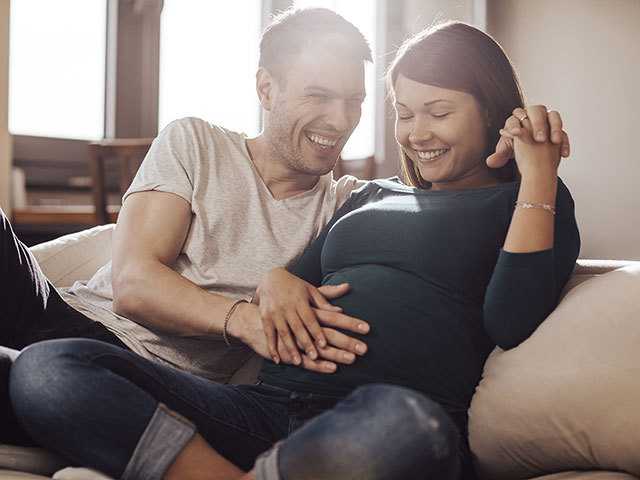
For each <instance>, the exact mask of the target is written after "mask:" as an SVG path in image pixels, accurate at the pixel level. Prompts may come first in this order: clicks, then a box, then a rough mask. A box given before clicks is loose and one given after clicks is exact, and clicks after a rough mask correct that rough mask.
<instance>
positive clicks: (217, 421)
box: [85, 352, 273, 444]
mask: <svg viewBox="0 0 640 480" xmlns="http://www.w3.org/2000/svg"><path fill="white" fill-rule="evenodd" d="M130 353H132V354H133V355H137V354H136V353H133V352H130ZM106 357H110V358H117V359H119V360H122V359H123V357H121V356H119V355H115V354H112V353H98V354H95V355H89V356H86V357H85V358H86V359H87V360H88V361H90V362H93V361H94V360H98V359H100V358H106ZM124 360H125V361H127V362H129V360H128V359H126V358H125V359H124ZM129 363H132V362H129ZM134 365H135V364H134ZM138 371H141V372H142V373H143V374H144V375H145V376H147V377H149V378H151V379H152V380H153V381H155V382H157V383H159V384H161V385H162V386H163V387H164V388H166V389H167V391H168V392H169V393H170V394H171V395H173V396H175V397H177V398H178V399H179V400H180V401H182V402H184V403H186V404H187V405H189V406H190V407H191V408H193V409H194V410H197V411H198V412H200V413H201V414H202V415H204V416H205V417H207V418H208V419H209V420H211V421H214V422H216V423H218V424H220V425H224V426H225V427H228V428H231V429H233V430H236V431H238V432H241V433H243V434H246V435H249V436H251V437H254V438H256V439H258V440H260V441H263V442H266V443H269V444H272V443H273V441H272V440H270V439H268V438H264V437H262V436H261V435H258V434H256V433H255V432H252V431H249V430H245V429H243V428H240V427H239V426H237V425H233V424H230V423H227V422H225V421H223V420H220V419H219V418H217V417H212V416H211V415H209V413H208V412H207V411H205V410H204V409H202V408H200V407H199V406H198V405H195V404H194V403H193V402H191V401H190V400H189V399H188V398H186V397H183V396H182V395H181V394H180V393H178V392H177V391H175V390H174V389H173V388H171V387H169V386H166V384H165V383H164V382H162V381H161V380H159V379H158V378H157V376H156V375H152V374H150V373H149V372H147V371H146V370H144V369H138ZM198 378H200V377H198ZM155 400H156V401H157V402H158V404H160V403H162V402H160V401H159V400H157V399H155Z"/></svg>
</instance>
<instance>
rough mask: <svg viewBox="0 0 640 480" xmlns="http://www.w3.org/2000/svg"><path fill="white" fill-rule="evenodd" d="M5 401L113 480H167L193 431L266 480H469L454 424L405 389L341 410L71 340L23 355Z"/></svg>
mask: <svg viewBox="0 0 640 480" xmlns="http://www.w3.org/2000/svg"><path fill="white" fill-rule="evenodd" d="M10 394H11V400H12V403H13V406H14V408H15V411H16V414H17V415H18V418H19V420H20V421H21V423H22V425H23V426H24V427H25V429H26V430H27V432H28V433H29V434H30V435H31V436H32V437H33V438H34V439H36V440H37V441H38V442H39V443H41V444H42V445H44V446H45V447H47V448H50V449H52V450H55V451H57V452H59V453H61V454H63V455H65V456H66V457H67V458H69V459H70V460H71V461H72V462H74V463H76V464H80V465H84V466H88V467H92V468H95V469H97V470H101V471H103V472H105V473H107V474H109V475H111V476H113V477H115V478H123V479H145V480H146V479H149V480H151V479H160V478H162V477H163V475H164V474H165V472H166V471H167V469H168V468H169V466H170V465H171V464H172V463H173V462H174V460H175V458H176V457H177V456H178V455H179V453H180V452H181V451H182V449H183V448H184V447H185V445H186V444H187V443H188V442H189V440H190V439H191V438H192V437H193V435H194V434H195V432H196V431H197V432H198V433H199V434H200V435H202V436H203V437H204V439H205V440H206V441H207V442H208V443H209V444H210V445H211V447H212V448H213V449H215V450H216V451H217V452H218V453H220V454H221V455H223V456H224V457H225V458H227V459H228V460H229V461H231V462H233V463H234V464H235V465H237V466H238V467H240V468H242V469H243V470H247V471H248V470H250V469H251V468H252V467H253V466H254V462H255V460H256V458H257V457H259V456H260V455H261V454H263V453H264V452H267V453H265V454H264V455H262V456H260V458H259V459H258V461H257V463H256V475H257V478H259V479H274V480H276V479H284V480H305V479H314V480H321V479H385V480H393V479H396V478H397V479H402V480H407V479H427V478H428V479H436V478H437V479H439V480H447V479H457V478H471V477H470V476H469V475H471V470H470V469H469V460H470V455H469V452H468V447H467V444H466V441H465V440H464V439H463V438H461V435H460V434H459V433H458V430H457V429H456V427H455V425H454V423H453V422H452V421H451V419H450V418H449V417H448V416H447V414H446V413H445V412H444V410H443V409H442V408H441V407H440V406H439V405H437V404H436V403H434V402H432V401H431V400H429V399H428V398H426V397H424V396H423V395H421V394H419V393H417V392H414V391H412V390H408V389H405V388H401V387H395V386H390V385H368V386H365V387H360V388H359V389H357V390H356V391H354V392H353V393H352V394H351V395H349V396H348V397H347V398H346V399H340V398H336V397H329V396H322V395H313V394H300V393H296V392H292V391H289V390H285V389H282V388H277V387H273V386H269V385H266V384H260V383H259V384H256V385H220V384H216V383H213V382H210V381H208V380H205V379H203V378H200V377H196V376H193V375H191V374H188V373H185V372H182V371H179V370H176V369H173V368H170V367H165V366H162V365H159V364H157V363H153V362H150V361H147V360H145V359H143V358H141V357H139V356H137V355H135V354H133V353H131V352H128V351H125V350H123V349H121V348H117V347H115V346H112V345H108V344H106V343H103V342H98V341H94V340H86V339H70V340H51V341H46V342H41V343H38V344H35V345H32V346H30V347H28V348H27V349H26V350H24V351H23V352H22V353H21V355H20V356H19V357H18V359H17V360H16V362H15V363H14V365H13V368H12V370H11V380H10ZM314 417H315V418H314ZM312 418H313V420H310V419H312ZM274 444H276V446H275V447H273V446H274ZM272 447H273V448H272ZM463 475H464V476H463Z"/></svg>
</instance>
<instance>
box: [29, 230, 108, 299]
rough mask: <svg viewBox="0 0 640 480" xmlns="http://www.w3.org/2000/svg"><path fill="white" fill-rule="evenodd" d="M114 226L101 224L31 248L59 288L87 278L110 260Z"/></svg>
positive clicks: (48, 276)
mask: <svg viewBox="0 0 640 480" xmlns="http://www.w3.org/2000/svg"><path fill="white" fill-rule="evenodd" d="M114 227H115V225H100V226H98V227H93V228H90V229H88V230H83V231H81V232H78V233H71V234H69V235H65V236H63V237H60V238H56V239H55V240H51V241H50V242H45V243H41V244H39V245H35V246H34V247H31V248H30V250H31V253H33V254H34V256H35V257H36V260H37V261H38V264H39V265H40V268H42V271H43V272H44V274H45V275H46V276H47V278H48V279H49V280H50V281H51V283H53V284H54V285H55V286H56V287H70V286H71V285H73V284H74V282H75V281H76V280H88V279H90V278H91V277H92V276H93V274H94V273H95V272H96V271H97V270H98V268H100V267H101V266H102V265H104V264H105V263H107V262H108V261H109V260H111V237H112V235H113V229H114Z"/></svg>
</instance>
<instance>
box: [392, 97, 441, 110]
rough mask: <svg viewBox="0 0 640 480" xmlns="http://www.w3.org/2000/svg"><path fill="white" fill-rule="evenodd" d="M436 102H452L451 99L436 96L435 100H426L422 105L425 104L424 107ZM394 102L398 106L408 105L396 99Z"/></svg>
mask: <svg viewBox="0 0 640 480" xmlns="http://www.w3.org/2000/svg"><path fill="white" fill-rule="evenodd" d="M438 102H443V103H453V102H452V101H451V100H445V99H444V98H438V99H436V100H430V101H428V102H424V106H425V107H428V106H429V105H432V104H434V103H438ZM395 103H396V105H398V106H399V107H404V108H409V107H407V106H406V105H405V104H404V103H402V102H398V101H396V102H395Z"/></svg>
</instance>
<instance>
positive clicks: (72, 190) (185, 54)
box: [0, 0, 640, 260]
mask: <svg viewBox="0 0 640 480" xmlns="http://www.w3.org/2000/svg"><path fill="white" fill-rule="evenodd" d="M292 4H294V5H297V6H324V7H328V8H332V9H334V10H336V11H337V12H338V13H340V14H342V15H343V16H345V17H346V18H347V19H348V20H350V21H352V22H353V23H354V24H355V25H356V26H358V27H359V28H360V29H361V30H362V32H363V33H364V34H365V36H366V37H367V38H368V39H369V41H370V43H371V46H372V49H373V51H374V53H375V65H373V66H370V68H369V71H368V72H367V92H368V96H367V100H366V104H365V106H364V109H363V117H362V120H361V122H360V125H359V126H358V129H357V131H356V132H355V134H354V135H353V137H352V139H351V140H350V141H349V144H348V145H347V147H346V148H345V150H344V152H343V155H342V160H341V162H340V163H339V165H338V168H337V172H336V174H343V173H352V174H356V175H359V176H361V177H372V176H376V177H388V176H393V175H396V174H398V173H399V163H398V154H397V148H396V146H395V141H394V138H393V120H392V119H393V115H392V111H391V106H390V105H389V104H388V103H387V102H386V99H385V95H386V92H385V89H384V83H383V75H384V70H385V68H386V66H387V65H388V63H389V61H390V60H391V58H393V54H394V52H395V50H396V48H397V47H398V46H399V45H400V43H401V42H402V40H404V39H405V38H406V37H407V36H409V35H411V34H413V33H415V32H417V31H419V30H421V29H422V28H424V27H426V26H429V25H431V24H432V23H434V22H437V21H439V20H447V19H455V20H462V21H465V22H468V23H471V24H474V25H476V26H478V27H480V28H482V29H483V30H485V31H486V32H488V33H489V34H491V35H492V36H494V38H496V40H498V42H500V44H501V45H502V46H503V47H504V49H505V50H506V52H507V53H508V55H509V56H510V58H511V59H512V61H513V62H514V64H515V65H516V68H517V70H518V73H519V75H520V79H521V81H522V84H523V86H524V90H525V93H526V96H527V101H528V103H542V104H545V105H547V106H548V107H550V108H553V109H557V110H558V111H560V113H561V114H562V117H563V119H564V122H565V129H566V130H567V131H568V133H569V135H570V137H571V145H572V154H571V157H570V158H569V159H567V160H564V161H563V163H562V166H561V170H560V176H561V177H562V178H563V179H564V180H565V182H566V183H567V184H568V185H569V187H570V189H571V191H572V193H573V196H574V198H575V200H576V205H577V216H578V221H579V224H580V227H581V233H582V239H583V246H582V251H581V257H582V258H609V259H630V260H640V226H639V224H640V222H639V220H640V192H639V189H640V186H639V184H640V155H639V154H638V153H637V148H636V144H635V140H634V137H635V133H636V131H637V125H638V120H639V112H640V91H639V89H638V86H639V85H640V0H562V1H557V0H535V1H534V0H520V1H518V0H448V1H445V0H319V1H313V0H293V1H292V0H286V1H285V0H234V1H231V0H227V1H225V0H164V1H162V0H0V205H1V206H2V209H3V210H4V211H5V212H6V213H8V214H9V215H10V217H11V218H12V220H13V222H14V226H15V228H16V230H17V231H18V234H19V235H20V236H21V237H22V238H24V239H25V240H26V242H27V243H29V244H34V243H37V242H39V241H43V240H47V239H50V238H53V237H56V236H58V235H61V234H63V233H68V232H72V231H78V230H81V229H83V228H87V227H89V226H91V225H97V224H100V223H106V222H112V221H115V220H116V218H117V213H118V206H119V202H120V196H121V193H122V190H123V189H125V188H126V186H127V184H128V182H129V181H130V179H131V177H132V175H133V174H134V173H135V170H136V168H137V165H138V164H139V161H140V159H141V158H142V157H143V156H144V152H145V151H146V148H148V145H149V142H150V141H151V140H152V139H153V137H155V136H156V135H157V133H158V131H159V129H161V128H163V127H164V126H165V125H166V124H167V123H169V122H170V121H171V120H173V119H176V118H180V117H185V116H197V117H202V118H205V119H206V120H208V121H211V122H214V123H219V124H221V125H224V126H225V127H227V128H231V129H234V130H238V131H243V132H245V133H247V134H248V135H254V134H256V133H258V132H259V131H260V110H259V104H258V101H257V97H256V94H255V90H254V74H255V70H256V65H257V58H258V41H259V36H260V32H261V30H262V28H264V26H265V25H266V24H267V23H268V22H269V19H270V17H271V15H272V14H273V13H274V12H277V11H279V10H282V9H285V8H287V7H289V6H290V5H292Z"/></svg>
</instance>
